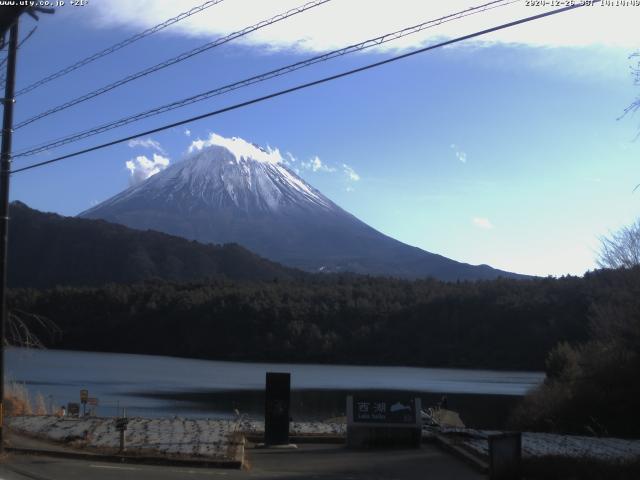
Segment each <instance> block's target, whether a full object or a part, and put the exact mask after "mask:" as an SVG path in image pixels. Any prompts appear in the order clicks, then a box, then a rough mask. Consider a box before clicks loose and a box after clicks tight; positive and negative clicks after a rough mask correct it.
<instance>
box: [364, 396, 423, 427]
mask: <svg viewBox="0 0 640 480" xmlns="http://www.w3.org/2000/svg"><path fill="white" fill-rule="evenodd" d="M352 408H353V423H383V424H387V423H392V424H407V425H411V424H415V423H416V402H415V399H414V398H402V397H401V398H392V397H386V398H371V397H361V396H354V397H353V406H352Z"/></svg>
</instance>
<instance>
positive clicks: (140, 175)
mask: <svg viewBox="0 0 640 480" xmlns="http://www.w3.org/2000/svg"><path fill="white" fill-rule="evenodd" d="M169 162H170V160H169V158H167V157H163V156H162V155H158V154H157V153H154V154H153V159H150V158H148V157H147V156H146V155H139V156H137V157H136V158H134V159H133V160H128V161H127V162H126V163H125V165H126V167H127V170H129V172H130V174H131V177H130V178H129V182H130V183H131V184H132V185H135V184H136V183H140V182H142V181H143V180H146V179H147V178H149V177H151V176H152V175H155V174H156V173H158V172H161V171H162V170H164V169H165V168H167V167H168V166H169Z"/></svg>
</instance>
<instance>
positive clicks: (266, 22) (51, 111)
mask: <svg viewBox="0 0 640 480" xmlns="http://www.w3.org/2000/svg"><path fill="white" fill-rule="evenodd" d="M329 1H331V0H313V1H311V2H308V3H305V4H304V5H302V6H300V7H296V8H293V9H291V10H288V11H286V12H284V13H280V14H278V15H276V16H274V17H271V18H269V19H267V20H262V21H261V22H258V23H256V24H255V25H251V26H250V27H246V28H243V29H242V30H239V31H237V32H233V33H231V34H229V35H227V36H225V37H221V38H218V39H216V40H214V41H212V42H209V43H205V44H204V45H201V46H199V47H197V48H194V49H193V50H189V51H188V52H184V53H181V54H180V55H178V56H176V57H173V58H170V59H169V60H166V61H164V62H162V63H159V64H156V65H153V66H151V67H149V68H145V69H144V70H141V71H139V72H136V73H133V74H131V75H128V76H127V77H125V78H122V79H120V80H118V81H116V82H113V83H110V84H108V85H105V86H104V87H101V88H98V89H97V90H94V91H92V92H89V93H87V94H85V95H82V96H80V97H77V98H74V99H73V100H70V101H68V102H65V103H63V104H61V105H58V106H57V107H53V108H51V109H49V110H46V111H44V112H42V113H39V114H38V115H35V116H34V117H31V118H28V119H27V120H23V121H22V122H20V123H18V124H17V125H16V126H15V127H14V129H15V130H17V129H19V128H22V127H24V126H26V125H29V124H30V123H33V122H35V121H37V120H40V119H42V118H44V117H48V116H49V115H52V114H54V113H57V112H59V111H61V110H65V109H67V108H69V107H72V106H74V105H77V104H79V103H82V102H85V101H87V100H90V99H92V98H95V97H97V96H99V95H102V94H103V93H106V92H109V91H111V90H113V89H115V88H118V87H120V86H122V85H125V84H127V83H129V82H132V81H134V80H137V79H138V78H141V77H145V76H147V75H150V74H152V73H155V72H157V71H158V70H162V69H163V68H166V67H169V66H171V65H174V64H176V63H179V62H182V61H184V60H187V59H188V58H191V57H193V56H195V55H198V54H200V53H202V52H205V51H207V50H210V49H212V48H215V47H218V46H220V45H223V44H225V43H228V42H230V41H231V40H235V39H236V38H239V37H243V36H245V35H248V34H249V33H251V32H255V31H256V30H260V29H261V28H264V27H267V26H269V25H272V24H274V23H277V22H280V21H282V20H285V19H287V18H289V17H292V16H294V15H297V14H299V13H302V12H304V11H306V10H309V9H311V8H315V7H317V6H319V5H322V4H324V3H327V2H329Z"/></svg>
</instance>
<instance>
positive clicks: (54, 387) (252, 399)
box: [5, 348, 544, 426]
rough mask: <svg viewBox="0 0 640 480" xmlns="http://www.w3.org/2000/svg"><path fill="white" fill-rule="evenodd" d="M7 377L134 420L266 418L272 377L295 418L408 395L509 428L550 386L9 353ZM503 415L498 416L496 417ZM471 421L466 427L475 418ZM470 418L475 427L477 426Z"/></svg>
mask: <svg viewBox="0 0 640 480" xmlns="http://www.w3.org/2000/svg"><path fill="white" fill-rule="evenodd" d="M5 355H6V366H7V375H8V378H9V379H10V380H13V381H16V382H20V383H24V384H25V385H26V386H27V387H28V389H29V392H30V394H31V395H32V397H33V396H35V395H36V394H37V393H41V394H42V395H43V396H44V397H45V400H46V403H47V404H50V405H52V406H57V407H59V406H60V405H63V404H66V403H67V402H78V401H79V391H80V389H83V388H86V389H88V390H89V396H90V397H97V398H98V401H99V406H98V407H97V414H98V415H105V416H107V415H108V416H111V415H115V414H116V413H117V412H118V409H122V408H126V409H127V415H129V416H148V417H157V416H167V415H169V416H173V415H180V416H189V417H210V418H227V417H230V416H232V415H233V410H234V409H235V408H237V409H238V410H240V411H241V412H242V413H247V414H249V415H251V416H253V417H258V418H259V417H260V416H261V415H262V411H263V405H264V396H263V389H264V382H265V373H266V372H268V371H274V372H290V373H291V388H292V416H293V417H294V419H296V420H298V419H300V420H302V419H323V418H328V417H332V416H338V415H342V414H343V413H344V402H345V400H344V399H345V395H346V394H348V393H349V392H353V391H375V392H380V391H385V390H394V391H405V392H408V393H412V394H415V395H419V396H421V397H422V398H423V405H430V404H434V403H436V402H437V401H438V400H439V399H440V397H441V396H442V395H443V394H447V397H448V403H449V407H450V408H455V409H457V410H459V411H460V412H461V414H463V420H465V421H466V422H467V423H473V425H474V426H487V425H485V424H490V425H494V424H495V423H503V422H504V419H505V418H504V416H505V411H506V410H508V409H509V408H510V406H512V405H513V404H514V403H515V402H516V401H517V399H518V397H520V396H522V395H524V394H525V393H526V392H527V391H528V390H530V389H531V388H533V387H535V386H536V385H539V384H540V383H541V382H542V381H543V380H544V373H542V372H520V371H517V372H516V371H496V370H471V369H457V368H416V367H380V366H351V365H308V364H273V363H248V362H247V363H244V362H223V361H210V360H194V359H185V358H175V357H162V356H151V355H131V354H118V353H94V352H78V351H65V350H26V349H22V348H9V349H7V351H6V354H5ZM496 415H497V416H496ZM465 417H466V418H465ZM469 419H475V420H474V421H473V422H469Z"/></svg>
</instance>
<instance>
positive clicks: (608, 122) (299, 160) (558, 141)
mask: <svg viewBox="0 0 640 480" xmlns="http://www.w3.org/2000/svg"><path fill="white" fill-rule="evenodd" d="M198 3H201V2H197V1H195V2H190V1H184V2H164V1H160V0H155V1H151V0H149V1H142V2H124V1H120V0H110V1H108V2H106V1H102V2H99V1H97V0H96V1H94V2H93V3H92V2H89V5H87V6H86V7H71V6H69V5H66V6H64V7H62V8H61V9H59V11H58V12H57V13H56V14H55V15H54V16H48V17H43V18H42V20H41V21H40V23H39V26H38V30H37V31H36V33H35V34H34V35H33V36H32V37H31V39H29V41H28V42H27V43H25V45H24V47H23V48H22V49H21V51H20V56H19V63H18V75H17V83H18V88H21V87H24V86H26V85H28V84H30V83H31V82H33V81H35V80H38V79H39V78H41V77H43V76H45V75H48V74H50V73H52V72H54V71H56V70H58V69H60V68H62V67H65V66H67V65H68V64H70V63H73V62H74V61H76V60H79V59H81V58H83V57H84V56H87V55H89V54H92V53H94V52H95V51H97V50H99V49H102V48H105V47H107V46H109V45H111V44H114V43H116V42H118V41H120V40H122V39H123V38H125V37H127V36H130V35H132V34H134V33H137V32H139V31H141V30H143V29H144V28H147V27H149V26H152V25H154V24H156V23H160V22H161V21H163V20H165V19H166V18H169V17H171V16H173V15H175V14H177V13H180V12H181V11H185V10H187V9H188V8H189V7H190V6H191V5H196V4H198ZM301 3H303V2H293V1H292V0H268V1H266V0H265V1H262V2H256V1H251V0H225V1H224V2H222V3H221V4H220V5H216V6H214V7H211V8H209V9H207V11H206V12H203V13H201V14H198V15H194V16H193V18H192V19H191V20H189V21H184V22H180V23H178V24H176V26H174V27H171V28H169V29H167V31H165V32H161V33H158V34H155V35H153V36H150V37H148V38H146V39H144V40H141V41H139V42H137V43H135V44H134V45H132V46H129V47H126V48H124V49H122V50H121V51H119V52H118V53H116V54H114V55H111V56H109V57H106V58H104V59H101V60H99V61H97V62H94V63H92V64H91V65H89V66H87V67H85V68H83V69H80V70H78V71H76V72H74V73H72V74H70V75H67V76H65V77H63V78H61V79H59V80H56V81H53V82H51V83H49V84H47V86H46V87H43V88H41V89H38V90H37V91H34V92H31V93H29V94H26V95H23V96H20V97H18V101H17V103H16V113H15V119H16V121H20V120H23V119H25V118H28V117H30V116H32V115H34V114H37V113H39V112H40V111H42V110H44V109H47V108H50V107H52V106H55V105H57V104H59V103H62V102H64V101H66V100H69V99H72V98H74V97H77V96H79V95H82V94H84V93H86V92H88V91H91V90H93V89H95V88H99V87H101V86H103V85H105V84H107V83H109V82H111V81H114V80H116V79H119V78H121V77H123V76H126V75H129V74H131V73H133V72H136V71H138V70H141V69H143V68H145V67H148V66H150V65H153V64H155V63H157V62H160V61H163V60H165V59H167V58H169V57H170V56H173V55H177V54H180V53H182V52H183V51H186V50H189V49H191V48H194V47H197V46H199V45H201V44H203V43H205V42H207V41H210V40H212V39H214V38H216V37H218V36H220V35H225V34H228V33H230V32H232V31H234V30H237V29H239V28H242V27H244V26H247V25H250V24H252V23H255V22H256V21H259V20H261V19H263V18H268V17H270V16H272V15H275V14H277V13H279V12H282V11H285V10H287V9H288V8H291V7H293V6H296V5H298V4H301ZM431 3H432V2H416V1H409V0H406V1H405V2H399V3H396V2H394V4H393V5H394V7H393V8H391V7H390V6H391V2H382V1H379V2H378V1H373V2H361V1H360V0H348V1H347V0H333V1H332V2H329V3H327V4H325V5H321V6H318V7H316V8H313V9H311V10H309V11H307V12H305V13H302V14H299V15H297V16H294V17H292V18H290V19H287V20H284V21H282V22H280V23H278V25H275V26H271V27H266V28H264V29H262V30H260V31H259V32H255V33H254V34H250V35H248V36H247V37H244V38H243V39H242V41H240V42H231V43H229V44H227V45H225V46H223V47H219V48H215V49H213V50H211V51H209V52H206V53H204V54H201V55H198V56H196V57H194V58H192V59H189V60H187V61H185V62H182V63H180V64H178V65H175V66H173V67H169V68H167V69H165V70H164V71H162V72H158V73H156V74H154V75H152V76H149V77H146V78H144V79H140V80H138V81H135V82H132V83H131V84H129V85H127V86H124V87H121V88H119V89H117V90H114V91H113V92H110V93H108V94H105V95H103V96H101V97H98V98H97V99H94V100H92V101H89V102H85V103H84V104H82V105H78V106H76V107H73V108H70V109H67V110H66V111H64V112H61V113H59V114H56V115H51V116H50V117H48V118H46V119H43V120H41V121H38V122H35V123H33V124H31V125H29V126H27V127H24V128H23V129H19V130H17V131H16V134H15V141H14V147H15V148H14V150H15V151H19V150H21V149H24V148H26V147H29V146H32V145H34V144H39V143H42V142H46V141H48V140H51V139H55V138H58V137H60V136H64V135H66V134H70V133H74V132H76V131H80V130H83V129H85V128H87V127H91V126H93V125H97V124H100V123H104V122H107V121H110V120H114V119H117V118H120V117H123V116H126V115H129V114H133V113H137V112H139V111H142V110H145V109H147V108H151V107H154V106H156V105H159V104H164V103H168V102H169V101H173V100H177V99H180V98H182V97H186V96H188V95H192V94H195V93H198V92H201V91H204V90H207V89H210V88H213V87H216V86H221V85H224V84H225V83H229V82H232V81H236V80H240V79H243V78H245V77H248V76H251V75H254V74H256V73H261V72H263V71H266V70H268V69H271V68H276V67H279V66H283V65H286V64H289V63H292V62H294V61H298V60H302V59H305V58H308V57H310V56H312V55H315V54H317V53H318V52H323V51H327V49H331V48H337V47H340V46H344V45H347V44H349V43H352V42H355V41H360V40H365V39H367V38H370V37H372V36H375V35H379V34H382V33H386V32H389V31H393V30H395V29H398V28H403V27H406V26H410V25H413V24H416V23H419V22H421V21H424V20H429V19H431V18H436V17H438V16H440V15H443V14H446V13H451V12H454V11H456V10H458V9H461V8H468V7H469V6H472V5H476V4H475V3H473V2H468V1H462V0H460V1H455V2H441V3H442V4H440V2H438V4H437V5H432V4H431ZM445 3H446V5H444V4H445ZM521 3H523V2H521ZM596 8H598V10H595V9H596ZM541 11H543V10H541V9H532V8H525V7H524V6H522V5H517V4H515V5H510V6H506V7H504V8H500V9H496V10H493V11H491V12H487V13H483V14H479V15H477V16H474V17H473V18H469V19H464V20H460V21H453V22H450V23H448V24H446V25H443V26H441V27H436V28H433V29H430V30H429V31H427V32H425V33H423V34H420V35H418V36H416V37H407V38H406V39H403V40H401V41H400V42H399V43H390V44H388V45H386V46H384V47H382V48H377V49H375V50H371V51H367V52H365V53H359V54H356V55H350V56H347V57H343V58H341V59H337V60H332V61H330V62H327V63H324V64H321V65H316V66H313V67H310V68H308V69H305V70H302V71H299V72H296V73H294V74H291V75H287V76H285V77H282V78H280V79H276V80H273V81H269V82H266V83H264V84H260V85H257V86H253V87H250V88H246V89H242V90H239V91H237V92H234V93H231V94H228V95H224V96H220V97H217V98H214V99H210V100H207V101H205V102H202V103H198V104H195V105H191V106H188V107H185V108H182V109H179V110H176V111H174V112H170V113H167V114H163V115H161V116H157V117H154V118H151V119H148V120H145V121H143V122H139V123H136V124H133V125H129V126H127V127H124V128H121V129H118V130H113V131H111V132H109V133H107V134H103V135H101V136H97V137H93V138H91V139H87V140H85V141H82V142H78V143H76V144H73V145H69V146H66V147H62V148H59V149H56V150H52V151H50V152H45V153H43V154H39V155H37V156H34V157H30V158H28V159H24V158H23V159H16V161H15V167H19V166H23V165H27V164H29V163H31V162H35V161H41V160H46V159H48V158H53V156H56V155H59V154H63V153H67V152H71V151H74V150H76V149H78V148H80V147H84V146H90V145H93V144H95V143H97V142H102V141H107V140H110V139H114V138H117V137H120V136H125V135H130V134H133V133H135V132H138V131H142V130H145V129H148V128H153V127H155V126H159V125H161V124H164V123H169V122H172V121H176V120H179V119H182V118H186V117H189V116H191V115H196V114H199V113H203V112H205V111H208V110H213V109H216V108H220V107H223V106H227V105H231V104H233V103H236V102H239V101H243V100H247V99H250V98H253V97H256V96H259V95H263V94H266V93H269V92H272V91H275V90H279V89H282V88H286V87H289V86H293V85H295V84H298V83H301V82H305V81H310V80H313V79H316V78H319V77H322V76H326V75H329V74H333V73H337V72H340V71H343V70H347V69H349V68H353V67H356V66H360V65H364V64H367V63H370V62H372V61H376V60H380V59H383V58H387V57H389V56H391V55H394V54H397V53H399V52H403V51H406V50H408V49H411V48H415V47H418V46H422V45H425V44H429V43H433V42H434V41H436V39H438V38H446V37H451V36H454V35H461V34H466V33H469V32H472V31H474V30H477V29H480V28H486V27H487V26H491V25H495V24H499V23H501V22H504V21H506V20H508V19H516V18H520V17H523V16H527V15H532V14H535V13H540V12H541ZM354 19H358V20H357V21H354ZM638 20H640V8H633V7H628V8H604V7H603V8H600V7H591V8H586V7H585V8H583V9H582V11H580V12H569V13H565V14H562V15H559V16H558V17H557V18H554V19H546V20H541V21H539V22H533V23H532V24H529V25H527V26H523V27H516V28H515V29H513V30H512V31H509V32H506V31H505V32H502V33H500V34H493V35H492V36H491V37H487V38H484V39H483V41H482V42H467V43H465V44H460V45H459V46H456V47H451V48H445V49H439V50H435V51H432V52H430V53H426V54H422V55H418V56H414V57H412V58H409V59H406V60H402V61H400V62H395V63H393V64H390V65H386V66H384V67H381V68H379V69H375V70H371V71H368V72H366V73H362V74H358V75H356V76H353V77H350V78H345V79H341V80H338V81H335V82H331V83H328V84H324V85H322V86H319V87H314V88H312V89H308V90H305V91H301V92H297V93H294V94H291V95H288V96H285V97H280V98H277V99H273V100H270V101H267V102H264V103H261V104H258V105H253V106H250V107H248V108H244V109H240V110H236V111H234V112H229V113H227V114H224V115H221V116H217V117H213V118H209V119H206V120H201V121H198V122H194V123H192V124H189V125H188V126H186V127H180V128H175V129H172V130H168V131H165V132H162V133H158V134H154V135H152V136H151V137H143V138H142V139H141V140H142V142H139V143H138V144H137V145H131V146H129V145H127V144H122V145H118V146H115V147H111V148H108V149H105V150H102V151H99V152H95V153H91V154H88V155H84V156H81V157H77V158H74V159H70V160H68V161H64V162H61V163H59V164H57V165H52V166H48V167H44V168H40V169H35V170H32V171H29V172H24V173H20V174H17V175H15V176H14V177H13V179H12V182H13V183H12V192H11V196H12V198H13V199H19V200H22V201H24V202H25V203H27V204H29V205H30V206H32V207H34V208H38V209H40V210H46V211H55V212H59V213H61V214H64V215H75V214H77V213H79V212H81V211H83V210H85V209H87V208H89V207H90V206H91V205H93V204H95V203H96V202H100V201H103V200H105V199H106V198H108V197H110V196H111V195H114V194H116V193H118V192H119V191H121V190H122V189H124V188H126V187H127V186H128V185H129V184H130V182H131V181H132V174H131V171H130V170H129V169H127V162H133V164H134V166H133V167H132V168H134V170H135V171H134V173H135V174H136V175H137V176H138V177H137V178H139V177H140V175H142V177H144V176H145V175H146V174H148V173H149V172H148V171H147V170H144V169H142V170H140V168H139V166H140V164H139V162H137V161H136V158H137V157H141V156H145V158H146V159H148V160H149V161H153V158H154V157H153V155H154V154H155V155H156V159H161V160H160V161H159V163H158V165H157V169H161V168H163V167H164V165H166V164H167V163H173V162H177V161H180V159H181V157H182V156H183V155H184V154H185V152H186V151H187V149H188V147H189V145H190V144H191V142H193V141H194V140H197V139H198V138H200V139H204V138H207V137H208V135H209V134H210V133H211V132H216V133H218V134H220V135H223V136H226V137H231V136H238V137H242V138H244V139H246V140H248V141H251V142H254V143H256V144H259V145H263V146H270V147H272V148H278V149H279V150H280V151H281V152H282V153H283V154H285V152H289V153H290V154H291V155H292V156H293V157H294V158H295V159H296V163H295V165H297V166H296V167H295V168H297V169H298V170H299V172H300V175H301V176H302V177H303V178H305V179H306V180H307V181H309V182H310V183H311V184H312V185H314V186H315V187H316V188H318V189H319V190H321V191H322V192H323V193H324V194H325V195H327V196H328V197H329V198H331V199H332V200H333V201H335V202H336V203H337V204H339V205H340V206H342V207H343V208H345V209H346V210H348V211H349V212H351V213H353V214H355V215H356V216H358V217H359V218H361V219H362V220H364V221H365V222H367V223H369V224H370V225H372V226H373V227H375V228H377V229H378V230H380V231H382V232H384V233H386V234H388V235H390V236H393V237H395V238H397V239H399V240H401V241H404V242H406V243H409V244H411V245H415V246H418V247H421V248H424V249H425V250H428V251H431V252H436V253H439V254H442V255H445V256H447V257H450V258H453V259H456V260H460V261H465V262H469V263H473V264H479V263H487V264H490V265H492V266H495V267H498V268H502V269H505V270H510V271H516V272H522V273H528V274H537V275H562V274H566V273H572V274H582V273H584V272H585V271H586V270H589V269H592V268H594V257H595V251H596V249H597V246H598V237H599V236H600V235H604V234H607V233H608V232H610V231H612V230H615V229H617V228H619V227H621V226H623V225H625V224H628V223H630V222H632V221H633V220H635V219H636V218H637V217H638V215H639V213H640V208H639V207H640V201H639V198H640V197H639V195H640V192H638V191H636V193H635V194H634V193H632V190H633V188H634V187H635V186H636V185H637V184H638V183H640V164H639V160H640V158H639V156H640V155H639V154H640V144H639V143H638V142H637V141H634V140H635V137H636V134H637V133H638V130H639V128H640V122H638V118H637V117H636V118H633V117H631V116H629V117H627V118H624V119H622V120H617V118H618V117H619V116H620V115H621V113H622V111H623V110H624V108H625V107H626V106H627V105H628V104H629V103H630V102H631V101H633V100H634V98H636V97H637V95H638V94H639V93H640V91H639V89H638V87H635V86H634V85H633V79H632V76H631V75H630V67H631V66H633V65H634V61H633V59H629V58H628V57H629V55H630V54H631V53H633V52H634V51H636V50H637V49H638V44H637V43H635V42H636V40H635V39H634V38H633V34H632V32H633V31H634V30H633V28H632V25H634V24H635V25H636V26H637V23H638ZM33 25H35V22H33V21H32V20H30V19H25V20H24V21H23V23H22V25H21V31H22V34H23V35H24V34H26V33H27V32H28V31H29V30H30V29H31V28H32V26H33ZM627 27H629V28H627ZM638 40H640V37H638ZM186 130H188V131H189V132H188V133H189V135H187V132H186ZM152 141H153V142H152ZM316 158H317V160H316ZM314 162H315V163H314ZM129 165H132V164H131V163H130V164H129ZM314 165H315V169H314Z"/></svg>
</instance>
